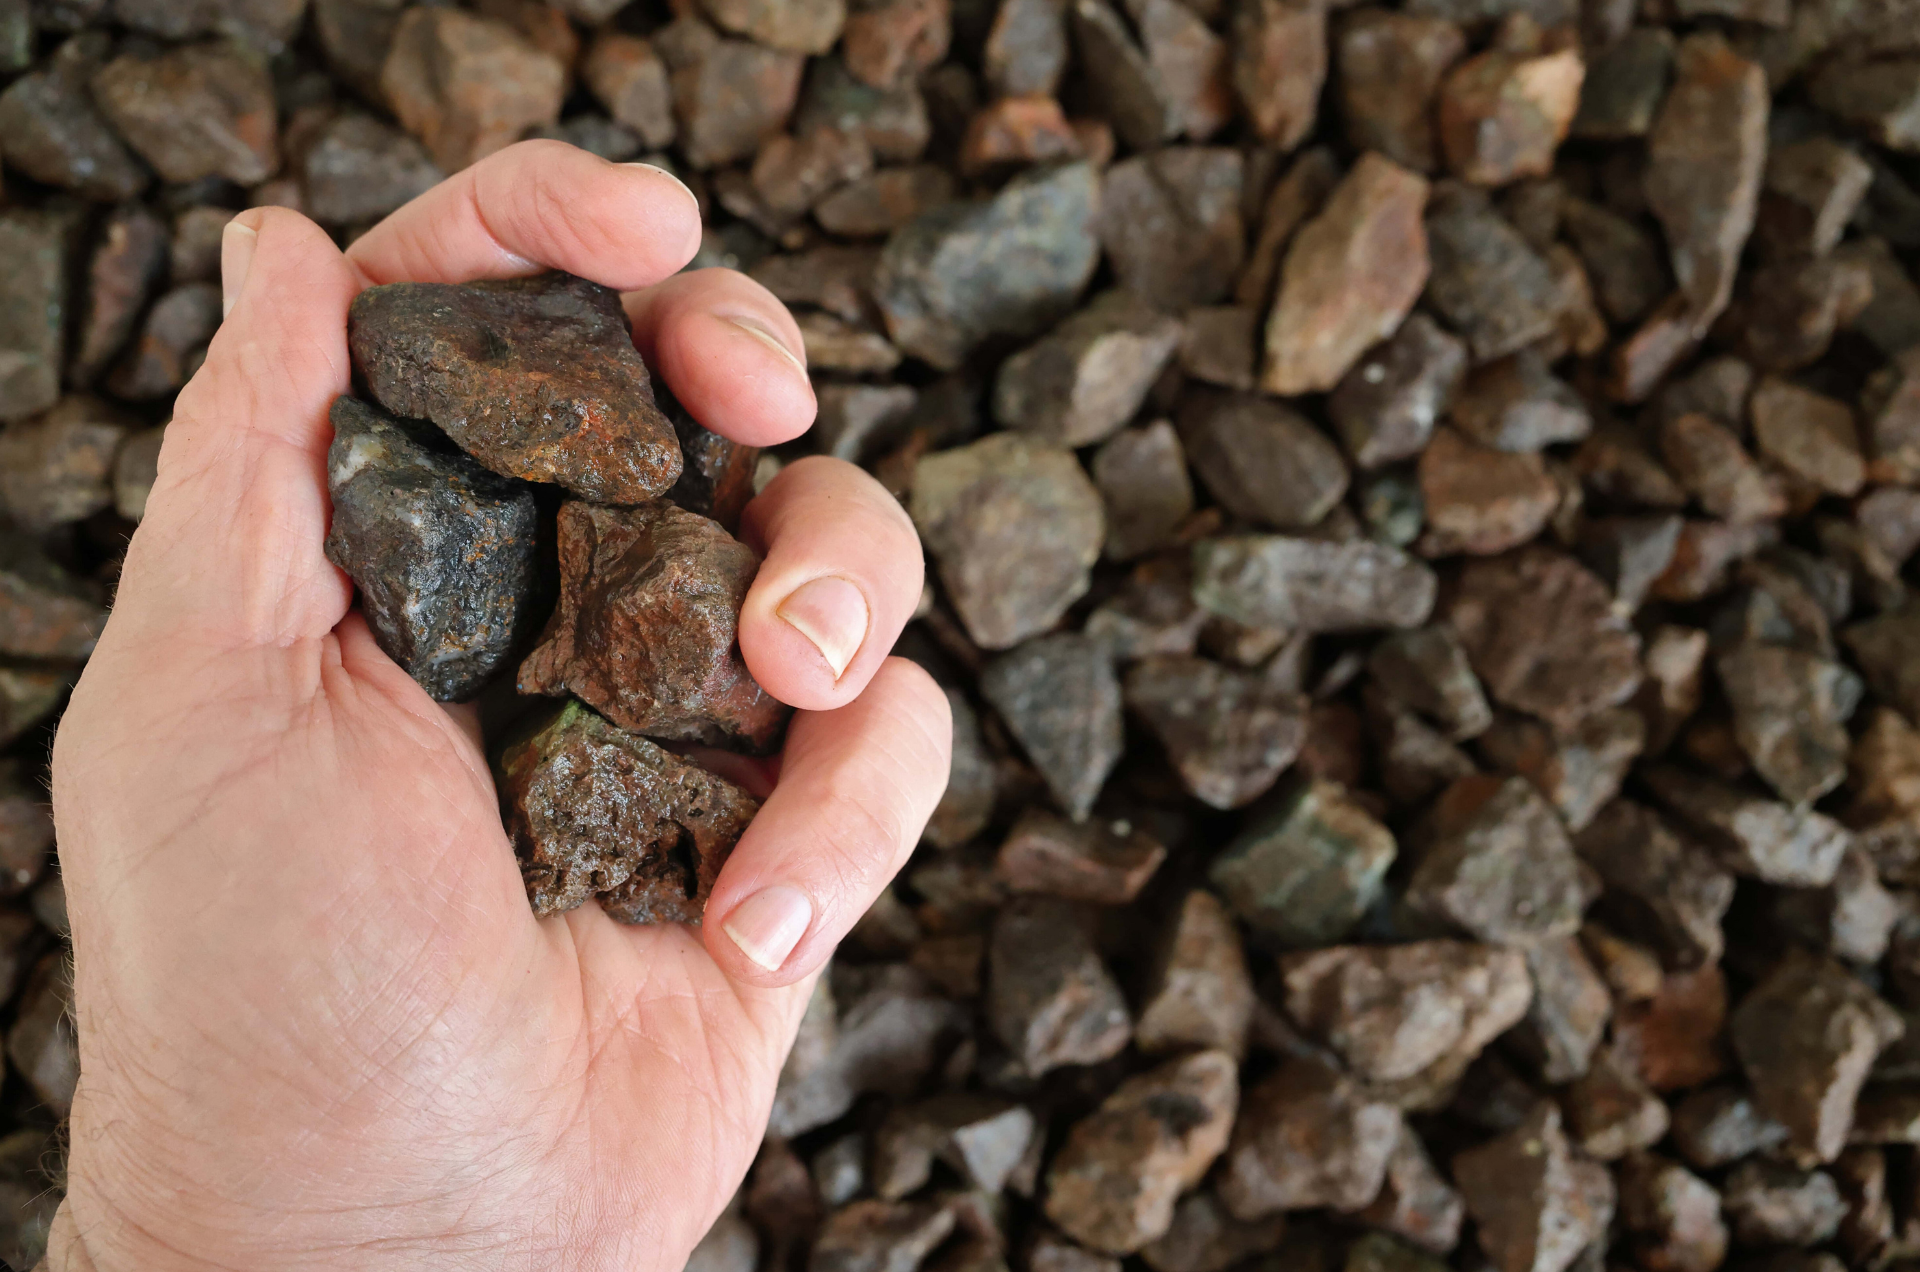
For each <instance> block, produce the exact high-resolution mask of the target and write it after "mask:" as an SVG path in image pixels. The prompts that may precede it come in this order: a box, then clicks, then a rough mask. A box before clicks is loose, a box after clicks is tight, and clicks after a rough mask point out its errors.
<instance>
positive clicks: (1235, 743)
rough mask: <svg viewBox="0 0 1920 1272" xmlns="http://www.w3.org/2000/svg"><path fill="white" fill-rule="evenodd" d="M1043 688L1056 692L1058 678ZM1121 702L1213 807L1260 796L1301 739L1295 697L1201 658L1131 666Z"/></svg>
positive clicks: (1302, 723)
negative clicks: (1151, 734)
mask: <svg viewBox="0 0 1920 1272" xmlns="http://www.w3.org/2000/svg"><path fill="white" fill-rule="evenodd" d="M1049 688H1050V689H1052V690H1053V691H1054V692H1056V693H1057V692H1058V681H1057V679H1056V680H1055V681H1054V682H1053V684H1051V685H1049ZM1126 704H1127V708H1128V709H1129V710H1130V711H1132V712H1133V713H1134V714H1135V715H1137V716H1139V717H1140V718H1141V719H1142V720H1144V721H1145V722H1146V725H1147V728H1148V729H1149V730H1150V731H1151V732H1152V733H1153V734H1154V736H1155V737H1157V738H1159V740H1160V743H1161V745H1162V746H1163V747H1165V748H1166V752H1167V758H1168V759H1169V760H1171V761H1172V762H1173V766H1174V768H1175V769H1176V770H1178V772H1179V774H1180V778H1181V780H1182V781H1183V782H1184V783H1185V784H1186V787H1187V790H1188V791H1189V792H1190V793H1191V794H1192V795H1193V796H1194V797H1195V798H1197V799H1199V800H1200V801H1201V802H1202V803H1205V804H1208V805H1211V806H1212V807H1214V808H1241V807H1244V806H1245V805H1247V804H1250V803H1252V802H1253V801H1254V800H1256V799H1258V798H1259V797H1260V796H1261V795H1263V794H1265V793H1266V791H1267V790H1268V788H1270V787H1271V786H1272V785H1273V783H1274V782H1275V780H1276V779H1278V778H1279V776H1280V773H1281V771H1282V770H1284V769H1285V768H1286V767H1287V765H1289V764H1291V763H1292V762H1293V759H1294V757H1295V756H1296V755H1298V754H1299V753H1300V747H1301V744H1302V743H1303V742H1304V741H1305V737H1306V703H1305V702H1304V701H1303V700H1302V699H1301V698H1300V696H1299V695H1297V694H1294V693H1291V692H1288V691H1287V690H1286V689H1284V688H1283V687H1281V686H1277V685H1274V684H1272V683H1271V682H1270V681H1268V680H1267V679H1266V678H1265V677H1263V676H1261V675H1259V674H1258V673H1255V672H1242V671H1235V670H1233V669H1231V668H1227V667H1222V666H1221V665H1220V664H1218V663H1215V662H1210V661H1208V660H1206V659H1204V658H1194V657H1182V656H1179V655H1160V656H1156V657H1152V658H1147V659H1144V660H1142V661H1141V662H1139V663H1136V664H1135V665H1134V667H1133V668H1132V669H1131V670H1130V671H1128V672H1127V677H1126ZM1115 750H1116V754H1117V752H1118V748H1117V747H1116V748H1115Z"/></svg>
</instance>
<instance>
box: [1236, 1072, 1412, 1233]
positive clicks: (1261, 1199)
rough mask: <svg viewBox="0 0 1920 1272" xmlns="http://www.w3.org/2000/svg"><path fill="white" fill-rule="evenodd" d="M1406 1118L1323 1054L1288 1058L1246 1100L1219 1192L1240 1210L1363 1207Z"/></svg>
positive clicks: (1241, 1215)
mask: <svg viewBox="0 0 1920 1272" xmlns="http://www.w3.org/2000/svg"><path fill="white" fill-rule="evenodd" d="M1403 1125H1404V1123H1403V1122H1402V1120H1401V1115H1400V1110H1399V1109H1397V1108H1395V1107H1394V1106H1393V1105H1391V1104H1387V1103H1383V1102H1381V1101H1378V1100H1376V1099H1374V1098H1372V1097H1370V1096H1368V1095H1367V1094H1366V1093H1365V1091H1364V1089H1363V1088H1362V1087H1361V1086H1360V1084H1359V1083H1357V1082H1355V1081H1354V1080H1353V1079H1352V1078H1349V1077H1347V1076H1346V1075H1345V1074H1343V1073H1341V1072H1340V1071H1339V1070H1338V1069H1336V1068H1334V1067H1333V1066H1332V1065H1331V1064H1328V1063H1327V1062H1325V1061H1323V1060H1317V1059H1312V1058H1307V1057H1299V1058H1293V1059H1288V1060H1286V1061H1284V1062H1282V1064H1281V1066H1280V1068H1279V1069H1278V1070H1277V1071H1276V1072H1274V1073H1273V1074H1271V1075H1270V1076H1268V1077H1267V1078H1265V1079H1263V1080H1262V1081H1261V1082H1259V1083H1258V1084H1257V1085H1255V1086H1254V1087H1253V1088H1252V1089H1251V1090H1250V1091H1248V1092H1247V1093H1246V1097H1245V1098H1244V1099H1243V1100H1242V1101H1241V1108H1240V1118H1239V1121H1238V1122H1236V1123H1235V1125H1234V1128H1233V1141H1232V1143H1231V1144H1230V1145H1229V1146H1228V1148H1227V1153H1226V1164H1225V1167H1224V1169H1223V1172H1222V1174H1221V1176H1220V1182H1219V1190H1220V1199H1221V1200H1222V1201H1224V1202H1225V1203H1226V1205H1227V1209H1228V1211H1230V1212H1231V1213H1232V1214H1233V1215H1234V1217H1235V1218H1238V1219H1242V1220H1254V1219H1259V1218H1262V1217H1264V1216H1266V1215H1270V1214H1274V1213H1276V1212H1278V1211H1282V1210H1305V1209H1310V1208H1312V1207H1315V1206H1331V1207H1333V1208H1334V1209H1336V1210H1358V1209H1360V1208H1361V1207H1363V1206H1366V1205H1368V1204H1369V1203H1371V1202H1372V1201H1373V1199H1374V1198H1375V1197H1376V1196H1377V1195H1378V1194H1379V1192H1380V1184H1381V1181H1382V1180H1383V1179H1384V1178H1385V1177H1386V1171H1387V1162H1388V1159H1389V1158H1390V1157H1391V1156H1392V1155H1393V1150H1394V1147H1395V1145H1396V1144H1397V1143H1398V1142H1399V1139H1400V1133H1401V1130H1402V1127H1403Z"/></svg>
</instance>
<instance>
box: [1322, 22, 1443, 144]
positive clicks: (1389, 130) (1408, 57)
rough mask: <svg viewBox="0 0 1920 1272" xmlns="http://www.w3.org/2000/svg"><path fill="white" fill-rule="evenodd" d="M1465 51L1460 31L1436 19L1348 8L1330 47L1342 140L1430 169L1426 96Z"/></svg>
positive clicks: (1429, 100) (1432, 140)
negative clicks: (1343, 128) (1333, 46)
mask: <svg viewBox="0 0 1920 1272" xmlns="http://www.w3.org/2000/svg"><path fill="white" fill-rule="evenodd" d="M1466 51H1467V41H1466V37H1465V36H1463V35H1462V34H1461V31H1460V28H1459V27H1458V26H1457V25H1456V24H1454V23H1452V22H1449V21H1447V20H1446V19H1444V18H1439V17H1431V16H1427V15H1424V14H1413V13H1398V12H1395V11H1393V10H1390V9H1377V8H1364V9H1356V10H1354V11H1353V12H1352V13H1350V14H1348V15H1347V17H1346V19H1345V20H1344V21H1343V22H1342V23H1341V25H1340V34H1339V38H1338V41H1337V47H1336V57H1337V59H1338V63H1339V71H1340V106H1341V115H1342V117H1343V118H1344V120H1345V122H1346V133H1347V141H1348V143H1349V144H1350V145H1352V146H1353V148H1354V149H1356V150H1361V151H1367V150H1374V151H1378V152H1379V153H1381V154H1383V155H1385V156H1386V157H1387V158H1389V159H1391V160H1393V161H1394V162H1395V163H1397V164H1399V165H1401V166H1402V167H1404V168H1411V169H1412V170H1413V171H1415V172H1432V171H1433V170H1434V169H1435V168H1436V167H1437V166H1438V165H1439V141H1438V137H1437V135H1436V133H1435V132H1434V125H1433V117H1432V106H1433V99H1434V95H1435V94H1436V93H1437V92H1438V91H1439V88H1440V81H1441V77H1442V76H1443V75H1445V73H1446V71H1447V69H1448V68H1449V67H1451V66H1452V65H1453V64H1454V63H1455V62H1457V61H1459V60H1460V57H1461V55H1462V54H1464V53H1465V52H1466Z"/></svg>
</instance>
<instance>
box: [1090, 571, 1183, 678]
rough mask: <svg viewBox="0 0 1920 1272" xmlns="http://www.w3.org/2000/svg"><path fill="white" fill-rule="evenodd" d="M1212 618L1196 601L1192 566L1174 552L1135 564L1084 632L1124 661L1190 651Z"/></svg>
mask: <svg viewBox="0 0 1920 1272" xmlns="http://www.w3.org/2000/svg"><path fill="white" fill-rule="evenodd" d="M1206 622H1207V614H1206V611H1204V610H1202V609H1201V608H1200V607H1199V606H1198V605H1196V604H1194V600H1193V566H1192V563H1191V561H1190V560H1189V558H1188V556H1187V554H1186V553H1183V552H1170V553H1167V554H1165V555H1163V556H1158V557H1152V558H1149V559H1148V560H1145V561H1142V562H1141V563H1140V564H1139V565H1137V566H1135V567H1134V569H1133V572H1132V573H1131V574H1130V575H1129V576H1128V578H1127V581H1126V582H1125V583H1124V584H1123V585H1122V586H1121V589H1120V591H1119V592H1118V593H1117V594H1116V595H1115V596H1114V598H1113V599H1112V600H1110V601H1108V602H1107V603H1106V604H1104V605H1102V606H1100V607H1099V608H1098V609H1096V610H1094V611H1093V613H1091V614H1089V615H1087V625H1086V628H1085V632H1086V634H1087V636H1088V637H1089V638H1091V639H1093V640H1097V641H1099V642H1100V643H1101V644H1102V645H1104V646H1105V647H1106V648H1107V650H1108V652H1109V653H1110V654H1111V655H1112V656H1113V657H1114V658H1115V659H1117V660H1119V661H1121V662H1131V661H1133V660H1134V659H1136V658H1144V657H1146V656H1148V655H1149V654H1191V653H1192V652H1193V651H1194V649H1195V648H1196V647H1197V646H1198V644H1199V638H1200V632H1201V630H1202V629H1203V627H1204V626H1205V624H1206Z"/></svg>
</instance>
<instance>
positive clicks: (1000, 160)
mask: <svg viewBox="0 0 1920 1272" xmlns="http://www.w3.org/2000/svg"><path fill="white" fill-rule="evenodd" d="M1085 155H1086V147H1085V146H1084V145H1083V144H1082V140H1081V137H1080V134H1079V133H1077V132H1075V131H1074V126H1073V124H1072V123H1071V122H1070V121H1069V120H1068V119H1067V116H1066V112H1065V111H1063V110H1061V109H1060V103H1059V102H1056V101H1055V100H1053V98H1051V97H1002V98H1000V99H999V100H998V101H993V102H989V103H987V104H986V105H985V106H982V107H981V108H980V109H979V110H977V111H975V112H974V114H973V117H972V118H971V119H970V120H968V121H967V131H966V133H965V135H964V136H962V137H961V139H960V170H961V172H962V173H965V174H968V175H980V174H990V173H995V172H1000V171H1004V170H1006V169H1007V168H1009V167H1013V166H1016V165H1018V166H1025V165H1028V164H1034V163H1046V162H1048V161H1051V160H1059V159H1079V158H1084V157H1085Z"/></svg>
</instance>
